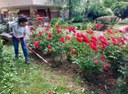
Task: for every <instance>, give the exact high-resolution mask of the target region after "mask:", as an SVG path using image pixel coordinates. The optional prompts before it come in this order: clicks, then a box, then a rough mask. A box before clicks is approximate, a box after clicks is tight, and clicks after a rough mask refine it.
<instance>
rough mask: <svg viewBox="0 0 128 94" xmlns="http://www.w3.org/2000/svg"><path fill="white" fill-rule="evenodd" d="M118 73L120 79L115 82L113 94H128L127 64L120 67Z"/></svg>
mask: <svg viewBox="0 0 128 94" xmlns="http://www.w3.org/2000/svg"><path fill="white" fill-rule="evenodd" d="M119 71H120V73H121V74H122V76H121V77H119V78H118V80H117V88H116V90H115V91H114V92H115V93H114V94H121V93H122V94H127V93H128V63H127V64H125V66H121V68H120V70H119Z"/></svg>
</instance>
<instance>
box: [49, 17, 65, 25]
mask: <svg viewBox="0 0 128 94" xmlns="http://www.w3.org/2000/svg"><path fill="white" fill-rule="evenodd" d="M50 23H51V25H56V24H58V25H61V24H62V23H63V21H62V20H61V19H60V18H52V20H51V22H50Z"/></svg>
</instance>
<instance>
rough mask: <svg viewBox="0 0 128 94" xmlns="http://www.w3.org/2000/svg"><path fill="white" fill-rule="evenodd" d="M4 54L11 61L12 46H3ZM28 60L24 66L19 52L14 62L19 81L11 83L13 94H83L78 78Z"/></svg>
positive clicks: (33, 60)
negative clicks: (29, 62)
mask: <svg viewBox="0 0 128 94" xmlns="http://www.w3.org/2000/svg"><path fill="white" fill-rule="evenodd" d="M8 49H9V51H8ZM20 49H21V48H20ZM4 53H8V54H11V55H12V56H11V59H13V53H14V52H13V47H12V46H4ZM30 59H31V60H30V61H31V64H30V65H27V64H25V63H24V59H23V54H22V51H21V50H20V56H19V60H17V61H15V68H16V71H17V75H18V79H20V80H18V81H17V82H15V83H13V85H14V88H13V92H14V94H48V92H55V93H53V94H85V93H84V92H83V91H84V87H83V82H82V80H81V79H80V78H79V77H77V76H76V77H75V78H73V75H72V74H71V73H67V72H65V73H64V72H62V71H61V70H60V69H52V68H50V67H48V66H47V65H45V64H37V63H38V62H37V60H35V59H32V58H31V57H30ZM51 94H52V93H51Z"/></svg>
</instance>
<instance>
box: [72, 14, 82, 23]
mask: <svg viewBox="0 0 128 94" xmlns="http://www.w3.org/2000/svg"><path fill="white" fill-rule="evenodd" d="M83 20H84V16H82V15H80V16H76V17H74V18H73V22H76V23H79V22H83Z"/></svg>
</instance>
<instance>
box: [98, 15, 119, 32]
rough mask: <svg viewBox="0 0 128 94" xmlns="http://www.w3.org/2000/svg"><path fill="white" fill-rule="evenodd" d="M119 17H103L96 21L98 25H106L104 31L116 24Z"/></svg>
mask: <svg viewBox="0 0 128 94" xmlns="http://www.w3.org/2000/svg"><path fill="white" fill-rule="evenodd" d="M117 19H118V17H117V16H103V17H98V18H97V19H96V23H100V24H103V25H104V28H103V29H104V30H105V29H107V28H108V27H109V26H110V25H113V24H114V23H116V21H117Z"/></svg>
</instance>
